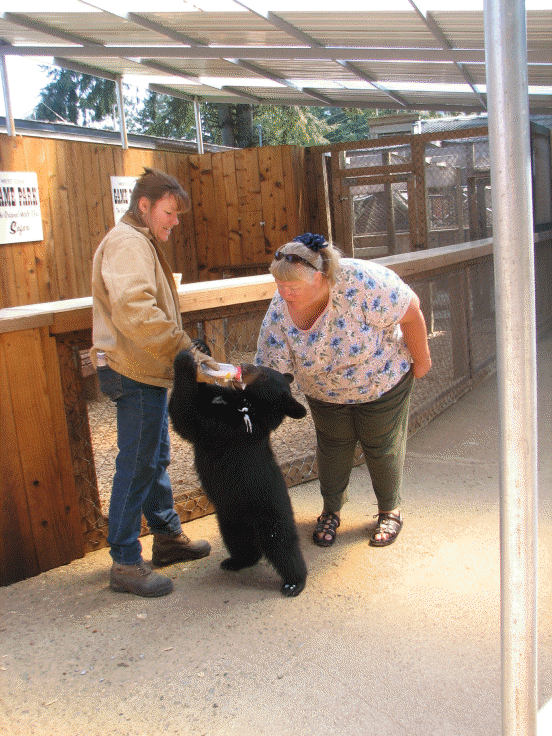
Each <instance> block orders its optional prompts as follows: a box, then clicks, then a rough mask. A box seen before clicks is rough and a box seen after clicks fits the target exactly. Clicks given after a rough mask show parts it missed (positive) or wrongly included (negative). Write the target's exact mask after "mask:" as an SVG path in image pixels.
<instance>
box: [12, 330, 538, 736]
mask: <svg viewBox="0 0 552 736" xmlns="http://www.w3.org/2000/svg"><path fill="white" fill-rule="evenodd" d="M539 360H540V365H539V402H540V403H539V414H540V420H539V425H540V436H539V441H540V463H539V473H540V510H539V564H540V569H539V609H538V621H539V635H538V638H539V661H538V671H539V693H538V694H539V707H540V708H542V709H543V710H542V713H541V716H540V718H541V723H540V724H539V736H544V734H545V733H546V734H550V733H552V727H551V726H550V719H551V716H550V715H548V718H549V720H548V725H547V726H545V725H544V718H545V717H546V715H547V713H548V714H550V712H551V710H552V707H551V705H550V704H549V702H550V700H551V698H552V615H551V588H552V564H551V555H552V459H551V458H552V453H551V452H550V446H551V438H552V437H551V425H552V410H551V407H552V398H551V397H552V335H550V334H549V335H548V337H547V339H545V340H543V341H541V343H540V346H539ZM498 471H499V466H498V431H497V394H496V380H495V378H490V379H488V380H486V381H485V382H484V383H482V384H481V385H480V386H478V387H477V388H476V390H474V391H473V392H472V393H470V394H469V395H467V396H466V397H464V398H463V399H462V400H461V401H460V402H459V403H458V404H456V405H455V406H453V407H451V408H449V409H448V410H447V411H446V412H444V413H443V414H442V415H441V416H439V417H438V418H437V419H435V420H434V421H433V422H432V423H431V424H430V425H429V426H427V427H425V428H424V429H422V430H420V431H419V432H418V433H417V434H416V435H415V436H414V437H413V438H411V440H410V442H409V452H408V458H407V465H406V477H405V483H404V503H403V511H404V515H405V526H404V529H403V532H402V534H401V536H400V538H399V540H398V541H397V543H396V544H394V545H392V546H390V547H387V548H384V549H375V548H372V547H369V546H368V544H367V536H368V531H367V530H368V529H370V528H371V527H372V526H373V524H374V520H373V518H372V517H373V514H374V513H375V511H376V509H375V506H374V498H373V494H372V492H371V491H370V490H369V482H368V481H367V476H366V471H365V468H364V467H363V466H362V467H360V468H356V469H355V470H354V472H353V478H352V483H351V501H350V503H349V504H348V506H347V507H346V508H345V509H344V512H343V517H342V518H343V521H342V525H341V528H340V530H339V535H338V540H337V542H336V544H335V545H334V546H333V547H332V548H330V549H326V550H324V549H320V548H318V547H315V546H314V545H313V544H312V543H311V534H312V527H313V522H314V519H315V517H316V516H317V515H318V513H319V512H320V498H319V490H318V484H317V483H316V482H312V483H307V484H304V485H302V486H299V487H296V488H293V489H291V495H292V499H293V504H294V508H295V510H296V516H297V521H298V524H299V528H300V533H301V536H302V540H303V544H304V551H305V555H306V558H307V562H308V565H309V579H308V583H307V588H306V589H305V591H304V593H303V594H302V595H301V596H299V597H298V598H296V599H284V598H282V597H281V596H280V594H279V592H278V588H279V580H278V577H277V576H276V574H275V573H274V572H273V571H272V570H271V569H270V568H269V567H268V566H267V565H265V564H263V563H261V564H260V565H258V566H257V567H256V568H253V569H250V570H245V571H242V572H240V573H236V574H231V573H225V572H223V571H222V570H220V569H219V563H220V561H221V560H222V559H223V557H224V556H225V553H224V550H223V547H222V545H221V542H220V539H219V536H218V532H217V526H216V521H215V518H214V517H213V516H210V517H207V518H205V519H199V520H197V521H194V522H191V523H190V524H188V525H187V527H186V531H187V532H188V533H189V534H190V536H192V537H194V538H199V537H204V538H208V539H210V540H211V542H212V544H213V552H212V555H211V556H210V557H209V558H207V559H204V560H200V561H199V562H194V563H182V564H179V565H174V566H173V567H170V568H168V573H169V574H170V575H171V576H172V577H173V578H174V582H175V592H174V593H173V594H172V595H170V596H167V597H165V598H161V599H156V600H145V599H141V598H137V597H133V596H130V595H126V594H115V593H113V592H111V591H110V590H109V588H108V569H109V565H110V558H109V555H108V552H107V550H100V551H98V552H94V553H92V554H89V555H87V557H86V558H84V559H83V560H77V561H76V562H74V563H72V564H71V565H68V566H66V567H63V568H59V569H57V570H52V571H50V572H48V573H45V574H43V575H40V576H38V577H36V578H33V579H30V580H25V581H22V582H20V583H16V584H15V585H12V586H9V587H6V588H2V589H0V607H1V612H2V613H1V617H0V642H1V649H0V733H2V734H4V733H6V734H11V735H12V736H30V735H31V734H41V736H81V735H82V736H119V735H120V736H123V735H126V734H128V735H131V736H142V735H143V736H146V735H147V736H157V735H158V734H175V735H176V734H179V735H181V736H227V735H230V734H237V735H238V736H264V735H267V736H269V735H270V736H272V734H278V735H279V736H298V735H299V734H300V735H301V736H314V735H315V734H329V733H336V734H340V736H372V734H374V735H375V734H378V735H379V734H389V735H390V736H419V735H423V736H498V735H499V734H500V733H501V725H500V621H499V613H500V603H499V481H498ZM367 489H368V490H367ZM144 550H145V556H146V558H148V556H149V555H150V553H151V537H148V538H146V539H145V542H144ZM547 704H548V705H547Z"/></svg>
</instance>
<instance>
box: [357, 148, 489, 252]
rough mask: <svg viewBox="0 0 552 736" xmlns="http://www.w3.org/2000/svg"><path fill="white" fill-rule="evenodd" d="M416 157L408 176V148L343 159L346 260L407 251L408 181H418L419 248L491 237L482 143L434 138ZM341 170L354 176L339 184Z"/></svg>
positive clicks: (411, 193)
mask: <svg viewBox="0 0 552 736" xmlns="http://www.w3.org/2000/svg"><path fill="white" fill-rule="evenodd" d="M422 153H423V170H422V172H419V173H418V174H416V172H415V170H414V166H413V163H412V155H411V146H410V145H400V144H397V145H393V146H390V145H388V144H385V143H382V144H381V147H379V148H371V149H370V150H366V151H362V150H360V151H359V150H354V151H345V152H344V166H343V174H344V177H345V178H344V179H343V181H345V182H348V186H349V195H348V196H349V199H350V202H351V224H352V227H351V230H352V238H353V253H354V255H357V256H361V257H371V258H374V257H378V256H384V255H391V254H395V253H405V252H407V251H409V250H410V249H411V248H410V244H411V235H412V229H413V225H414V222H413V218H416V217H418V213H417V211H416V207H415V202H414V199H415V197H416V196H418V195H417V193H416V186H415V178H416V176H418V177H422V178H423V179H424V181H425V187H424V192H425V198H426V202H425V207H424V209H425V213H426V219H427V245H426V246H425V247H429V248H436V247H440V246H443V245H453V244H455V243H465V242H468V241H470V240H479V239H482V238H486V237H489V236H490V235H491V233H492V202H491V187H490V161H489V140H488V138H487V137H486V136H484V137H478V138H474V137H469V138H461V139H454V140H446V139H445V140H438V139H435V140H431V141H427V142H425V143H424V146H423V152H422ZM347 169H350V170H351V171H352V172H354V176H352V177H350V178H347Z"/></svg>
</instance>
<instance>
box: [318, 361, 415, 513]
mask: <svg viewBox="0 0 552 736" xmlns="http://www.w3.org/2000/svg"><path fill="white" fill-rule="evenodd" d="M413 384H414V376H413V374H412V371H410V372H409V373H407V374H406V375H405V376H404V377H403V378H402V379H401V380H400V381H399V383H398V384H397V385H396V386H394V387H393V388H392V389H390V390H389V391H387V393H385V394H383V395H382V396H380V398H379V399H376V400H375V401H369V402H366V403H364V404H331V403H329V402H326V401H319V400H318V399H313V398H312V397H309V396H307V397H306V398H307V401H308V403H309V407H310V410H311V414H312V418H313V421H314V426H315V428H316V441H317V448H316V458H317V462H318V475H319V478H320V492H321V493H322V497H323V499H324V511H328V512H332V513H337V512H339V511H340V510H341V507H342V506H343V504H344V503H345V502H346V501H347V500H348V495H347V487H348V485H349V476H350V475H351V470H352V468H353V461H354V454H355V449H356V445H357V442H360V445H361V447H362V451H363V453H364V458H365V460H366V466H367V468H368V472H369V473H370V478H371V480H372V487H373V489H374V493H375V494H376V498H377V501H378V512H379V513H383V512H386V511H393V509H396V508H398V507H399V505H400V501H401V495H400V492H401V484H402V476H403V467H404V458H405V453H406V437H407V433H408V410H409V406H410V394H411V391H412V386H413Z"/></svg>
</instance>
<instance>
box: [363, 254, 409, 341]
mask: <svg viewBox="0 0 552 736" xmlns="http://www.w3.org/2000/svg"><path fill="white" fill-rule="evenodd" d="M364 286H365V298H364V300H363V302H362V306H363V309H364V310H365V313H366V315H367V318H368V320H369V322H370V323H371V324H373V325H377V326H378V327H381V328H382V329H385V328H387V327H391V326H393V325H396V324H398V323H399V322H400V321H401V319H402V318H403V317H404V315H405V314H406V311H407V309H408V307H409V305H410V302H411V301H412V298H413V297H414V296H415V294H414V292H413V291H412V289H411V288H410V286H408V284H405V282H404V281H403V280H402V279H401V278H400V277H399V276H397V274H396V273H395V272H394V271H392V270H391V269H389V268H385V267H384V266H380V265H378V264H372V269H371V273H369V274H366V276H365V279H364Z"/></svg>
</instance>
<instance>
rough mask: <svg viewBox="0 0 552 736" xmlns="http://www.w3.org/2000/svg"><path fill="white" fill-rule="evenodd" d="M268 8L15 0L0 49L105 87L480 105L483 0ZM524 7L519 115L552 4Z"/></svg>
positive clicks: (547, 53)
mask: <svg viewBox="0 0 552 736" xmlns="http://www.w3.org/2000/svg"><path fill="white" fill-rule="evenodd" d="M123 2H124V0H123ZM266 3H267V5H266V6H265V7H262V6H261V5H260V4H259V3H258V2H257V1H256V0H194V1H193V2H186V0H155V1H154V0H127V3H126V7H121V4H120V3H114V2H113V0H94V1H93V2H85V1H84V0H50V2H48V3H45V2H44V0H20V2H18V3H15V2H14V3H11V4H12V6H15V7H16V11H17V12H11V11H10V12H2V13H0V44H2V45H0V55H2V54H3V55H4V56H12V55H16V56H26V57H31V58H37V59H38V58H40V59H41V60H42V61H44V60H45V57H46V59H48V57H53V60H54V63H55V64H57V65H59V66H61V67H65V68H68V69H72V70H75V71H79V72H85V73H89V74H93V75H95V76H100V77H104V78H107V79H114V80H118V79H120V77H121V76H123V77H124V78H125V81H127V80H126V78H127V77H134V78H136V77H141V78H142V81H143V82H144V83H146V84H147V85H149V87H150V89H152V90H155V91H158V92H164V93H166V94H170V95H173V96H177V97H182V98H184V99H188V100H194V99H198V100H199V101H204V100H205V101H209V102H229V103H238V102H246V103H254V104H270V105H318V106H336V107H356V108H379V109H396V110H444V111H446V110H450V111H465V112H478V111H483V110H485V109H486V88H485V83H486V80H485V36H484V19H483V0H427V3H426V5H425V6H423V5H422V2H421V0H420V1H419V0H385V2H381V3H379V2H378V3H376V2H373V0H372V1H370V0H363V1H362V2H360V1H359V0H341V2H338V1H336V0H332V2H331V3H330V2H328V0H316V1H315V0H270V2H268V0H266ZM45 6H46V8H47V9H44V8H45ZM336 6H338V9H336ZM267 7H269V8H270V10H267V9H266V8H267ZM298 8H299V9H298ZM526 8H527V43H528V50H527V60H528V68H527V72H528V83H529V105H530V110H531V112H533V113H539V112H541V113H547V112H550V111H552V94H551V87H552V42H551V39H552V7H551V4H550V2H548V1H547V0H527V3H526ZM129 81H130V80H129Z"/></svg>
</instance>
